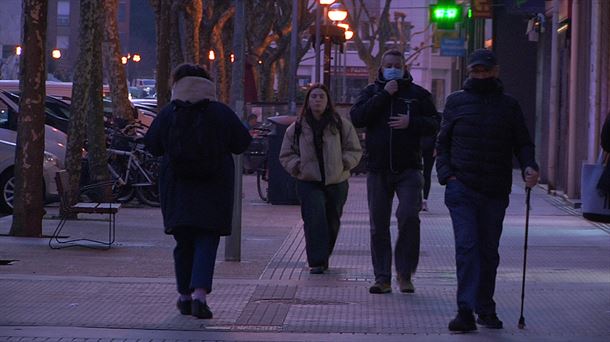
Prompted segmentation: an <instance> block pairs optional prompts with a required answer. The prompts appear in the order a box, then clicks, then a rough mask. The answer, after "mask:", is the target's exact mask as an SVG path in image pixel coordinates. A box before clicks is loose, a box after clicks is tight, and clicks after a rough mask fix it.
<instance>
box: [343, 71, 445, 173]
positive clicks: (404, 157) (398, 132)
mask: <svg viewBox="0 0 610 342" xmlns="http://www.w3.org/2000/svg"><path fill="white" fill-rule="evenodd" d="M386 83H387V81H386V80H384V79H383V75H382V74H381V70H380V71H379V75H378V77H377V80H376V81H375V83H372V84H369V85H368V86H367V87H366V88H364V90H362V92H361V93H360V95H359V97H358V100H357V101H356V103H355V104H354V106H353V107H352V109H351V111H350V116H351V118H352V123H353V124H354V126H356V127H366V161H367V164H366V165H367V169H368V170H369V171H392V172H400V171H404V170H406V169H421V168H422V157H421V148H420V137H421V136H422V135H433V134H436V132H437V131H438V121H437V117H438V114H437V112H436V108H435V107H434V103H433V102H432V97H431V95H430V93H429V92H428V91H427V90H426V89H424V88H422V87H420V86H418V85H416V84H414V83H413V78H412V77H411V75H410V74H409V73H408V72H405V74H404V77H403V79H401V80H399V81H398V84H399V86H398V91H397V92H396V93H394V95H390V94H389V93H388V92H387V91H385V90H384V89H383V88H384V87H385V85H386ZM406 113H410V117H411V118H410V122H409V127H407V128H406V129H391V128H390V126H389V125H388V121H389V119H390V116H391V115H396V114H406Z"/></svg>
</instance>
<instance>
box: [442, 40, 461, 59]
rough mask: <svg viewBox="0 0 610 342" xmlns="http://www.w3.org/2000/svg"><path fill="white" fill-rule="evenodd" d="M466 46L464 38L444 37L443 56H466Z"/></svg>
mask: <svg viewBox="0 0 610 342" xmlns="http://www.w3.org/2000/svg"><path fill="white" fill-rule="evenodd" d="M464 46H465V42H464V39H461V38H458V39H449V38H443V39H442V40H441V56H453V57H464V56H465V55H466V49H465V48H464Z"/></svg>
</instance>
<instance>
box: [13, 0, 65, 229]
mask: <svg viewBox="0 0 610 342" xmlns="http://www.w3.org/2000/svg"><path fill="white" fill-rule="evenodd" d="M46 36H47V2H46V1H38V0H24V1H23V38H24V42H23V53H22V55H21V65H20V75H19V76H20V77H19V78H20V82H21V83H20V88H21V89H20V90H21V98H20V100H19V115H18V119H17V155H16V158H15V169H14V174H15V198H14V202H13V207H14V209H13V224H12V226H11V230H10V232H9V234H10V235H14V236H29V237H41V236H42V216H43V213H44V211H43V196H42V195H43V194H42V192H41V189H43V182H42V163H43V158H44V122H45V109H44V104H45V80H46V70H45V55H46V53H45V43H46ZM60 157H61V156H60Z"/></svg>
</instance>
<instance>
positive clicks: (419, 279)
mask: <svg viewBox="0 0 610 342" xmlns="http://www.w3.org/2000/svg"><path fill="white" fill-rule="evenodd" d="M518 178H519V177H518V175H517V174H515V185H514V186H513V194H512V195H511V205H510V206H509V208H508V211H507V216H506V220H505V226H504V233H503V237H502V241H501V248H500V256H501V261H500V268H499V271H498V280H497V287H496V296H495V299H496V302H497V304H498V315H499V316H500V318H501V319H503V320H504V326H505V328H504V329H503V330H487V329H484V328H480V329H479V330H478V331H477V332H475V333H471V334H450V333H449V331H448V330H447V323H448V322H449V320H450V319H451V318H452V317H453V316H454V315H455V311H456V304H455V292H456V280H455V258H454V244H453V232H452V228H451V220H450V218H449V214H448V211H447V209H446V207H445V206H444V204H443V193H444V188H443V187H441V186H440V185H438V184H437V183H436V181H434V182H433V187H432V192H431V194H430V199H429V201H428V205H429V208H430V211H428V212H423V213H422V214H421V221H422V229H421V230H422V233H421V240H422V247H421V259H420V265H419V268H418V272H417V273H416V274H415V276H414V284H415V286H416V292H415V294H402V293H400V292H399V291H398V289H397V288H396V284H394V285H393V286H394V291H393V292H392V293H391V294H385V295H371V294H369V293H368V287H369V285H370V284H371V283H372V282H373V274H372V267H371V260H370V250H369V227H368V210H367V204H366V178H365V176H357V177H353V178H352V179H351V180H350V195H349V198H348V202H347V204H346V207H345V211H344V215H343V219H342V228H341V232H340V235H339V239H338V241H337V245H336V248H335V253H334V255H333V256H332V258H331V260H330V270H329V272H328V273H327V274H323V275H310V274H309V272H308V268H307V265H306V262H305V253H304V238H303V232H302V222H301V220H300V211H299V207H298V206H274V205H269V204H266V203H263V202H261V201H260V200H259V199H258V198H257V197H256V196H257V195H256V180H255V178H254V177H253V176H244V201H243V229H242V230H243V232H242V260H241V262H226V261H224V243H223V242H222V241H221V248H220V249H219V253H218V260H217V269H216V274H215V281H214V291H213V292H212V294H211V295H210V296H209V303H210V307H211V308H212V311H213V312H214V319H212V320H197V319H195V318H192V317H187V316H181V315H180V314H179V313H178V311H177V310H176V309H175V306H174V302H175V300H176V296H177V295H176V290H175V283H174V277H173V263H172V247H173V244H174V242H173V239H172V238H171V237H170V236H166V235H164V234H163V230H162V227H161V214H160V211H159V210H158V209H154V208H147V207H139V206H138V205H137V204H134V205H131V206H128V207H127V208H123V209H121V210H120V211H119V214H118V215H117V243H116V244H115V245H114V246H113V247H112V249H110V250H107V251H100V250H91V249H85V248H80V247H76V248H68V249H63V250H51V249H49V247H48V245H47V242H48V239H46V238H45V239H38V238H15V237H9V236H0V259H3V260H16V261H14V262H12V263H10V264H9V265H3V266H0V341H34V340H35V341H72V340H78V341H100V340H104V341H106V340H117V341H157V340H159V341H161V340H164V341H177V340H181V341H182V340H206V341H333V342H341V341H404V340H414V341H448V340H456V339H458V340H466V339H468V340H469V341H470V340H475V341H476V340H479V341H487V340H500V341H517V340H518V341H522V340H536V341H607V340H609V339H610V229H608V226H607V225H602V224H596V223H592V222H589V221H587V220H584V219H583V218H582V217H581V216H580V214H579V212H578V211H576V210H573V209H570V208H569V207H568V206H566V205H564V204H563V202H562V201H561V200H559V199H558V198H556V197H552V196H548V195H547V194H546V193H545V192H544V190H542V189H539V188H537V189H534V190H533V191H532V201H531V203H532V210H531V215H530V230H529V249H528V265H527V283H526V295H525V311H524V317H525V322H526V327H525V329H523V330H520V329H518V328H517V321H518V318H519V309H520V300H521V276H522V267H523V240H524V221H525V217H524V214H525V205H524V198H525V194H524V190H523V183H522V182H521V181H520V180H519V179H518ZM47 211H48V212H49V214H48V215H47V216H49V217H50V218H48V219H45V220H44V229H43V233H44V234H47V235H50V234H51V232H52V231H53V229H54V227H55V225H57V222H58V221H57V220H56V219H53V218H52V216H53V215H54V214H56V213H57V208H52V207H51V208H47ZM10 220H11V217H10V216H7V217H4V218H0V234H6V233H8V230H9V228H10ZM106 224H107V223H106V222H103V221H102V220H101V219H99V217H95V216H87V217H83V218H81V219H79V220H78V221H71V222H69V223H68V224H67V226H66V228H65V234H66V235H69V236H70V237H73V238H74V237H79V236H83V234H88V235H89V236H91V235H93V236H99V237H102V236H103V235H104V234H105V233H106V232H107V228H106ZM392 224H393V227H394V228H393V235H394V238H395V235H396V234H395V233H396V230H395V224H396V222H395V219H394V218H393V219H392Z"/></svg>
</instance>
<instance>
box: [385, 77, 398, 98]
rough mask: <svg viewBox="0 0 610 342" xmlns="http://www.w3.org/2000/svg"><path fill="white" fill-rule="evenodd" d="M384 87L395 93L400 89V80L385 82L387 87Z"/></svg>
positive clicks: (390, 92) (392, 93) (391, 93)
mask: <svg viewBox="0 0 610 342" xmlns="http://www.w3.org/2000/svg"><path fill="white" fill-rule="evenodd" d="M383 89H384V90H385V91H387V92H388V93H389V94H390V95H394V93H395V92H397V91H398V82H396V80H391V81H389V82H388V83H386V84H385V87H383Z"/></svg>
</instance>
